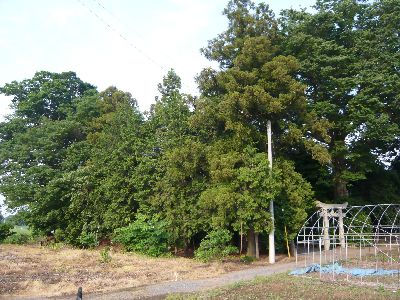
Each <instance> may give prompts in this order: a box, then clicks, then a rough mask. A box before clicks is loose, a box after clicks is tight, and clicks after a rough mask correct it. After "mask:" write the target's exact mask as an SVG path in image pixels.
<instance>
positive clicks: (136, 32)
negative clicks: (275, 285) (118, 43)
mask: <svg viewBox="0 0 400 300" xmlns="http://www.w3.org/2000/svg"><path fill="white" fill-rule="evenodd" d="M93 2H95V3H96V4H97V5H98V6H99V7H100V8H101V9H103V10H104V11H105V12H107V13H108V14H109V15H110V16H112V17H113V18H114V19H115V20H116V21H117V22H118V23H120V24H121V25H123V26H124V27H126V29H128V30H129V31H132V32H133V33H134V34H135V35H137V36H138V37H139V38H141V39H142V40H143V41H145V40H146V38H145V37H144V36H143V34H141V33H140V32H138V31H137V30H134V29H132V27H131V26H127V25H126V23H124V22H122V21H121V20H120V19H119V18H118V17H117V16H116V15H115V14H114V13H112V12H111V11H110V10H109V9H107V8H106V7H105V6H104V4H102V3H101V1H99V0H93ZM163 56H164V57H165V58H167V59H168V60H169V61H170V62H171V63H172V64H174V65H178V64H177V62H176V61H175V59H174V58H172V57H171V56H169V55H168V54H166V53H163ZM183 85H184V86H186V87H187V88H189V87H188V86H187V85H186V84H183Z"/></svg>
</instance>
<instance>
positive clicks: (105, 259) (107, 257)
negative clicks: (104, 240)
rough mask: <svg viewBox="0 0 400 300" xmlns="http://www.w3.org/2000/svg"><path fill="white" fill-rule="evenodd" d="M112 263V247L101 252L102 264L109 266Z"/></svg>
mask: <svg viewBox="0 0 400 300" xmlns="http://www.w3.org/2000/svg"><path fill="white" fill-rule="evenodd" d="M110 261H111V255H110V247H105V248H104V249H103V250H101V251H100V262H101V263H103V264H107V263H109V262H110Z"/></svg>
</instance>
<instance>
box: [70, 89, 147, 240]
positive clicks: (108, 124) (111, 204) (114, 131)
mask: <svg viewBox="0 0 400 300" xmlns="http://www.w3.org/2000/svg"><path fill="white" fill-rule="evenodd" d="M97 105H98V108H99V111H100V115H99V116H98V117H97V118H93V119H92V120H91V122H90V127H91V131H90V132H89V134H88V136H87V139H86V140H85V143H86V147H87V148H88V149H89V150H88V151H89V154H88V159H87V160H86V162H85V164H84V165H83V166H82V167H80V168H77V169H75V170H74V171H72V172H69V173H68V174H67V177H66V178H65V179H66V180H67V181H68V182H70V184H71V193H70V194H68V196H69V197H70V198H71V204H70V205H69V207H68V209H67V211H66V219H68V220H69V222H68V226H67V227H66V228H63V229H64V230H65V231H66V234H67V236H68V238H69V239H70V240H71V241H74V240H75V241H76V240H77V238H78V237H79V235H82V234H84V235H85V234H89V233H95V234H96V235H97V238H102V237H107V236H109V235H110V233H112V232H113V231H114V230H115V229H116V228H119V227H123V226H126V225H128V224H130V222H132V221H133V220H134V219H135V213H136V211H137V209H138V201H137V200H136V197H135V194H136V192H137V187H136V181H135V177H134V174H135V168H136V166H137V165H138V164H139V159H140V157H141V156H142V155H143V151H144V149H145V145H144V144H143V128H142V125H143V116H142V114H141V113H140V112H139V110H138V108H137V104H136V101H135V100H134V99H133V98H132V96H131V95H130V94H129V93H125V92H122V91H120V90H118V89H116V88H115V87H110V88H108V89H106V90H105V91H103V92H101V93H100V94H99V100H98V102H97Z"/></svg>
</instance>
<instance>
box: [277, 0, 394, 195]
mask: <svg viewBox="0 0 400 300" xmlns="http://www.w3.org/2000/svg"><path fill="white" fill-rule="evenodd" d="M314 9H315V12H306V11H295V10H288V11H286V12H285V13H284V17H283V18H282V20H281V26H282V28H283V30H282V34H283V44H284V45H285V47H284V48H285V53H286V54H290V55H294V56H295V57H296V58H297V59H298V60H299V61H300V65H301V68H300V72H299V79H300V80H301V81H302V82H303V83H305V84H306V85H307V101H308V105H309V107H310V108H311V109H312V110H313V111H315V112H316V114H317V116H318V117H319V118H323V119H325V120H328V121H329V123H330V124H331V127H330V129H329V132H328V135H329V138H330V141H329V143H323V145H324V146H325V147H326V149H327V150H328V151H329V154H330V156H331V164H330V168H331V169H332V172H333V174H332V177H333V183H334V195H335V197H336V198H340V197H346V196H348V189H347V184H348V183H349V182H354V181H357V180H359V179H363V178H365V176H366V173H367V172H369V171H370V170H372V169H373V168H374V165H375V164H377V163H379V160H380V159H381V155H384V154H387V153H388V151H392V150H393V149H394V148H395V147H396V145H398V139H399V133H400V131H399V126H398V124H399V122H398V121H399V120H398V111H399V92H398V91H399V87H400V86H399V84H400V80H399V79H400V78H399V72H398V69H399V64H400V57H399V55H400V54H399V46H400V39H399V35H398V28H399V26H400V23H399V20H400V19H399V12H400V5H399V3H398V1H390V0H389V1H386V0H382V1H373V2H366V1H357V0H319V1H317V2H316V5H315V6H314ZM396 28H397V29H396ZM396 142H397V144H396Z"/></svg>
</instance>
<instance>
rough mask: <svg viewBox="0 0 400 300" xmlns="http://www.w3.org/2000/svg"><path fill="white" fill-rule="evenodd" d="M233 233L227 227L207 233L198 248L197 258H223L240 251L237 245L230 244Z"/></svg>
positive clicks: (203, 259)
mask: <svg viewBox="0 0 400 300" xmlns="http://www.w3.org/2000/svg"><path fill="white" fill-rule="evenodd" d="M231 240H232V234H231V233H230V232H229V230H227V229H216V230H213V231H211V232H210V233H208V234H207V236H206V237H205V238H204V239H203V240H202V241H201V243H200V247H199V248H198V249H196V251H195V253H194V256H195V258H197V259H199V260H201V261H204V262H207V261H210V260H214V259H223V258H225V257H227V256H229V255H231V254H236V253H238V252H239V251H238V249H237V247H234V246H232V245H230V244H229V243H230V242H231Z"/></svg>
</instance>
